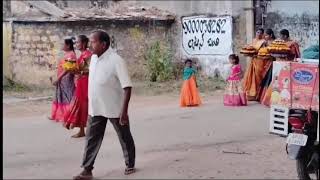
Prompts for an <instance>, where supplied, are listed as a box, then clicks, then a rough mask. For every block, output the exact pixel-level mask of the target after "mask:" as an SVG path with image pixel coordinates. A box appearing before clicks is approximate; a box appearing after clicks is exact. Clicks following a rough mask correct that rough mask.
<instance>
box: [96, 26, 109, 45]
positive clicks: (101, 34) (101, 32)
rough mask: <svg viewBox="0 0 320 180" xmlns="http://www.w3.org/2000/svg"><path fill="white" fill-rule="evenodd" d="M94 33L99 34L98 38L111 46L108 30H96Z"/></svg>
mask: <svg viewBox="0 0 320 180" xmlns="http://www.w3.org/2000/svg"><path fill="white" fill-rule="evenodd" d="M92 33H93V34H97V35H98V39H99V41H100V42H105V43H106V45H107V47H109V46H110V36H109V35H108V33H107V32H106V31H104V30H95V31H93V32H92Z"/></svg>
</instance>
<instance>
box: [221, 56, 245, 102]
mask: <svg viewBox="0 0 320 180" xmlns="http://www.w3.org/2000/svg"><path fill="white" fill-rule="evenodd" d="M229 61H230V63H231V64H232V66H231V73H230V76H229V77H228V79H227V86H226V89H225V93H224V97H223V103H224V105H225V106H246V105H247V99H246V95H245V93H244V91H243V89H242V84H241V76H242V70H241V66H240V64H239V57H238V56H237V55H235V54H231V55H230V56H229Z"/></svg>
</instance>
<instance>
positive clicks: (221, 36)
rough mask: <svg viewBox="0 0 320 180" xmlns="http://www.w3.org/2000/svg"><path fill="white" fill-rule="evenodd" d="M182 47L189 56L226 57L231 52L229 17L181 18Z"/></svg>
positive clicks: (230, 22) (230, 20) (230, 24)
mask: <svg viewBox="0 0 320 180" xmlns="http://www.w3.org/2000/svg"><path fill="white" fill-rule="evenodd" d="M182 47H183V49H184V50H185V52H186V53H187V54H189V55H227V54H229V53H230V52H232V18H231V16H223V17H222V16H221V17H205V16H192V17H183V18H182Z"/></svg>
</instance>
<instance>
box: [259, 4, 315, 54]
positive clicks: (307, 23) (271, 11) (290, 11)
mask: <svg viewBox="0 0 320 180" xmlns="http://www.w3.org/2000/svg"><path fill="white" fill-rule="evenodd" d="M265 27H266V28H272V29H273V31H274V32H275V35H276V36H277V37H279V32H280V30H281V29H288V30H289V32H290V37H291V39H293V40H296V41H298V42H299V44H300V51H301V52H302V50H303V49H305V48H308V47H309V46H310V45H313V44H319V1H317V0H309V1H290V2H289V1H271V3H270V6H268V8H267V17H266V24H265Z"/></svg>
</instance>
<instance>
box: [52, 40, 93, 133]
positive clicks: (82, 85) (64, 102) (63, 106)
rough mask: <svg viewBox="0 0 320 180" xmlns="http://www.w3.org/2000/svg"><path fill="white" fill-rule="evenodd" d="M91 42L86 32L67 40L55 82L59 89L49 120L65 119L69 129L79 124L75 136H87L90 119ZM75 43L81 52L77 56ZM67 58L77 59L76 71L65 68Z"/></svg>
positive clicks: (69, 59) (57, 89)
mask: <svg viewBox="0 0 320 180" xmlns="http://www.w3.org/2000/svg"><path fill="white" fill-rule="evenodd" d="M74 40H75V42H74ZM88 43H89V39H88V38H87V37H86V36H85V35H79V36H78V37H77V38H76V39H74V38H67V39H65V40H64V45H63V49H62V50H63V51H64V57H63V58H62V59H61V60H60V61H59V63H58V71H57V80H56V81H54V82H53V85H54V86H55V87H56V91H55V96H54V99H53V102H52V111H51V116H50V117H49V119H51V120H54V121H57V122H62V123H63V125H64V127H65V128H67V129H73V128H75V127H78V128H79V129H80V130H79V132H78V133H77V134H75V135H73V136H72V137H74V138H79V137H83V136H85V130H84V129H85V127H86V123H87V118H88V75H89V63H90V58H91V55H92V53H91V51H89V50H88ZM74 45H75V46H76V48H77V49H78V50H79V51H80V52H81V55H80V56H79V57H78V58H77V57H76V53H75V50H74ZM66 61H75V62H74V63H76V66H77V70H76V71H75V70H72V71H68V70H64V69H63V67H62V65H63V64H64V63H65V62H66Z"/></svg>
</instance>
